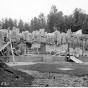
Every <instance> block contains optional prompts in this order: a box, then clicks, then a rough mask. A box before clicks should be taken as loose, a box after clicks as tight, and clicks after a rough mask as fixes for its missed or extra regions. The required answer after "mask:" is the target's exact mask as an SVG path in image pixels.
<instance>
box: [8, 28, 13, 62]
mask: <svg viewBox="0 0 88 88" xmlns="http://www.w3.org/2000/svg"><path fill="white" fill-rule="evenodd" d="M8 36H9V38H10V45H11V52H12V57H13V63H15V59H14V54H13V48H12V41H11V35H10V34H9V28H8Z"/></svg>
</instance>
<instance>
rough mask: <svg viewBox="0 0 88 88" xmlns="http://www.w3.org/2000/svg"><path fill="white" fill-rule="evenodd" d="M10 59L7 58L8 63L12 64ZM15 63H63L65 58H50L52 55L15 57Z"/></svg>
mask: <svg viewBox="0 0 88 88" xmlns="http://www.w3.org/2000/svg"><path fill="white" fill-rule="evenodd" d="M12 61H13V60H12V57H10V58H9V62H12ZM15 61H16V62H54V61H65V57H59V56H52V55H40V56H38V55H36V56H15Z"/></svg>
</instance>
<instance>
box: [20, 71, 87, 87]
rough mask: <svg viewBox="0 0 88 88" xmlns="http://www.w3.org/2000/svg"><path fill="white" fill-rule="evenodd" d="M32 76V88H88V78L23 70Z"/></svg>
mask: <svg viewBox="0 0 88 88" xmlns="http://www.w3.org/2000/svg"><path fill="white" fill-rule="evenodd" d="M21 71H23V72H26V73H27V74H30V75H32V76H33V77H34V78H35V79H34V81H32V85H31V86H32V87H88V76H83V77H78V76H71V75H68V74H58V73H42V72H38V71H28V70H21Z"/></svg>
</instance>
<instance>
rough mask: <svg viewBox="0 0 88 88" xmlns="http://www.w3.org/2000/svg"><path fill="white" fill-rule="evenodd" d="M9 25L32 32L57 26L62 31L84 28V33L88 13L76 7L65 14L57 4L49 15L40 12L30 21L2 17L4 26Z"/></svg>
mask: <svg viewBox="0 0 88 88" xmlns="http://www.w3.org/2000/svg"><path fill="white" fill-rule="evenodd" d="M8 27H10V29H12V28H13V27H18V28H19V29H20V32H22V31H25V30H28V31H29V32H32V31H34V30H39V29H42V28H45V30H46V31H47V32H54V31H55V28H56V29H57V30H59V31H61V32H66V31H67V30H68V29H71V30H72V31H73V32H75V31H77V30H80V29H82V32H83V33H88V14H86V13H85V12H84V11H83V10H82V9H81V8H76V9H75V10H74V11H73V13H72V14H71V15H63V12H62V11H58V9H57V8H56V6H55V5H53V6H52V7H51V10H50V12H49V14H48V15H47V17H45V16H44V14H43V13H40V15H39V16H38V17H34V18H32V20H31V21H30V23H27V22H24V21H23V20H21V19H20V20H19V21H18V20H17V19H14V20H13V19H11V18H5V19H2V28H3V29H7V28H8ZM54 27H55V28H54Z"/></svg>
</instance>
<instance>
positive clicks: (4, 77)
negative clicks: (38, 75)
mask: <svg viewBox="0 0 88 88" xmlns="http://www.w3.org/2000/svg"><path fill="white" fill-rule="evenodd" d="M33 80H34V77H32V76H31V75H29V74H27V73H25V72H22V71H18V70H15V69H13V68H11V67H9V66H7V65H6V64H5V63H3V62H0V87H30V86H31V84H32V81H33Z"/></svg>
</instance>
